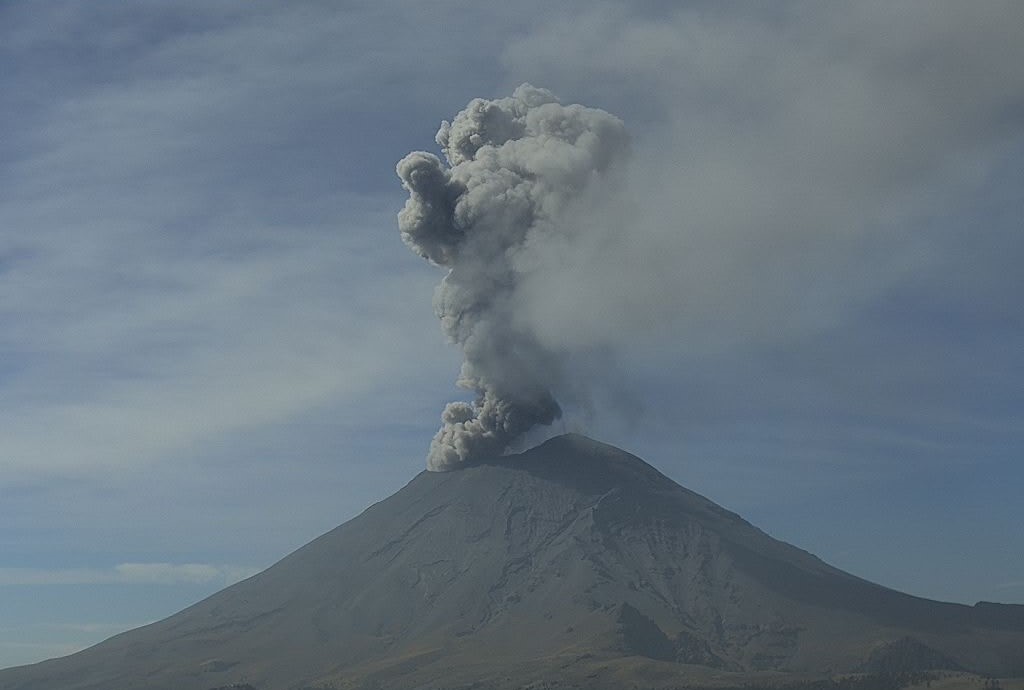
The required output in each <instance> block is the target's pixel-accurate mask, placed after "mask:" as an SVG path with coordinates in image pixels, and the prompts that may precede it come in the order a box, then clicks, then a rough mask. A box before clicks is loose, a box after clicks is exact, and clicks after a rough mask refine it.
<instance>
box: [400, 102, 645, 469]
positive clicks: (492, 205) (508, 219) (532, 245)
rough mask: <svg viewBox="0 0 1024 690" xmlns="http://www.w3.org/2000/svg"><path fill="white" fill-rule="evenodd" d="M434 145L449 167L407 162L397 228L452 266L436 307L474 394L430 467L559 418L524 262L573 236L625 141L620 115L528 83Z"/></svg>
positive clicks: (459, 119)
mask: <svg viewBox="0 0 1024 690" xmlns="http://www.w3.org/2000/svg"><path fill="white" fill-rule="evenodd" d="M436 141H437V143H438V145H440V147H441V149H442V151H443V152H444V155H445V158H446V159H447V165H445V163H444V162H442V161H441V159H439V158H438V157H437V156H435V155H433V154H430V153H426V152H422V151H416V152H413V153H410V154H409V155H408V156H406V157H405V158H403V159H402V160H401V161H399V163H398V166H397V172H398V176H399V177H400V178H401V180H402V186H403V187H405V189H406V190H408V192H409V199H408V201H406V204H405V207H404V208H403V209H402V211H401V212H400V213H399V215H398V226H399V229H400V230H401V234H402V239H403V241H404V242H405V243H406V244H407V245H408V246H409V248H410V249H412V250H413V251H414V252H416V253H417V254H419V255H420V256H422V257H423V258H425V259H427V260H428V261H430V262H431V263H433V264H435V265H437V266H441V267H444V268H447V269H448V273H447V275H446V276H445V277H444V279H443V280H442V281H441V283H440V285H438V287H437V289H436V292H435V294H434V310H435V312H436V313H437V315H438V317H439V318H440V319H441V325H442V329H443V330H444V332H445V334H446V335H447V336H448V338H449V339H450V340H451V341H452V342H453V343H456V344H457V345H459V347H461V348H462V351H463V356H464V359H463V364H462V371H461V374H460V377H459V380H458V384H459V385H460V386H462V387H463V388H467V389H469V390H473V391H475V392H476V394H477V398H476V400H475V401H474V402H473V403H472V404H469V403H465V402H452V403H449V404H448V405H447V406H446V407H445V410H444V413H443V415H442V427H441V429H440V430H439V431H438V432H437V434H436V435H435V436H434V439H433V441H432V442H431V445H430V452H429V454H428V456H427V468H428V469H430V470H434V471H446V470H451V469H454V468H457V467H458V466H460V465H462V464H464V463H466V462H469V461H472V460H474V459H476V458H480V457H485V456H488V455H495V454H499V453H501V452H502V451H503V450H504V449H505V448H506V447H507V446H508V445H509V444H510V443H511V442H512V441H514V440H515V439H516V438H517V437H518V436H519V435H521V434H523V433H524V432H526V431H528V430H529V429H531V428H532V427H534V426H536V425H538V424H545V425H546V424H551V423H552V422H553V421H555V420H556V419H558V418H559V417H561V414H562V410H561V408H560V407H559V404H558V402H557V401H556V400H555V396H554V394H553V392H552V384H553V383H554V382H556V381H557V380H558V377H559V372H560V370H561V362H560V360H561V355H560V354H559V353H557V352H553V351H552V350H551V349H550V348H549V347H546V346H544V345H541V343H540V342H539V340H538V339H537V337H535V336H534V335H533V334H532V332H531V329H530V328H529V326H528V325H526V324H524V321H523V319H520V318H517V314H516V309H515V306H514V305H515V302H516V299H515V298H516V293H517V291H518V290H519V289H520V287H521V286H522V285H524V283H526V282H527V281H528V280H529V277H530V268H529V266H530V262H529V260H528V259H526V260H524V258H526V257H528V256H529V254H530V252H531V251H537V246H539V245H543V244H544V243H546V242H550V241H552V240H555V241H557V240H558V239H559V238H560V237H561V238H565V237H566V236H567V235H568V234H570V233H571V232H572V230H571V229H570V228H571V227H572V224H571V223H570V222H568V221H569V216H571V209H572V204H573V203H574V202H576V203H578V202H580V200H581V199H582V198H584V195H585V194H587V193H592V192H593V191H594V190H595V188H600V186H601V184H602V183H603V181H604V180H606V178H607V175H606V173H607V172H608V171H609V170H611V169H612V168H613V167H614V165H615V163H616V162H617V161H620V160H621V159H623V158H624V157H625V155H626V152H627V148H628V138H627V135H626V131H625V127H624V126H623V123H622V121H621V120H619V119H618V118H616V117H614V116H613V115H610V114H609V113H607V112H605V111H603V110H598V109H594V108H586V107H583V106H581V105H568V106H563V105H561V104H560V103H559V102H558V100H557V99H556V98H555V96H554V95H553V94H552V93H551V92H549V91H546V90H544V89H539V88H535V87H533V86H531V85H529V84H523V85H522V86H520V87H519V88H517V89H516V90H515V92H514V93H513V95H512V97H511V98H501V99H497V100H493V101H489V100H484V99H474V100H473V101H471V102H470V103H469V105H468V106H467V107H466V109H465V110H463V111H462V112H460V113H459V114H458V115H456V116H455V119H454V120H453V121H452V122H450V123H449V122H447V121H445V122H443V123H442V124H441V128H440V130H438V132H437V137H436ZM552 298H556V296H554V295H553V296H552Z"/></svg>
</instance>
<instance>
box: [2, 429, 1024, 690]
mask: <svg viewBox="0 0 1024 690" xmlns="http://www.w3.org/2000/svg"><path fill="white" fill-rule="evenodd" d="M934 666H942V667H947V668H950V669H967V670H972V671H976V672H980V673H985V674H990V675H1000V676H1003V675H1011V674H1022V675H1024V607H1014V606H1003V605H995V604H988V605H979V606H975V607H968V606H960V605H954V604H943V603H937V602H932V601H927V600H924V599H919V598H915V597H911V596H908V595H905V594H901V593H898V592H895V591H892V590H889V589H886V588H884V587H880V586H878V585H874V584H872V583H869V582H866V581H864V580H861V579H858V578H856V577H853V576H851V575H849V574H847V573H844V572H842V571H840V570H837V569H835V568H833V567H831V566H829V565H827V564H825V563H823V562H822V561H820V560H819V559H817V558H815V557H814V556H812V555H810V554H808V553H806V552H804V551H801V550H800V549H797V548H795V547H793V546H790V545H787V544H784V543H782V542H779V541H776V540H774V539H772V538H770V537H768V536H767V535H765V534H764V533H763V532H761V531H759V530H758V529H756V528H755V527H753V526H752V525H750V524H749V523H747V522H746V521H744V520H743V519H741V518H740V517H739V516H737V515H735V514H733V513H730V512H729V511H727V510H725V509H723V508H721V507H719V506H717V505H716V504H714V503H712V502H711V501H709V500H707V499H705V498H703V497H701V496H699V495H697V494H695V493H693V492H691V491H688V490H686V489H684V488H682V487H681V486H679V485H678V484H676V483H674V482H672V481H671V480H669V479H668V478H666V477H665V476H663V475H661V474H660V473H659V472H657V471H656V470H655V469H654V468H652V467H650V466H649V465H647V464H646V463H644V462H643V461H642V460H640V459H639V458H636V457H634V456H632V455H629V454H628V453H625V452H623V451H621V450H618V449H616V448H614V447H611V446H607V445H604V444H600V443H598V442H596V441H593V440H591V439H588V438H586V437H582V436H577V435H568V436H562V437H558V438H555V439H552V440H551V441H548V442H547V443H545V444H543V445H541V446H539V447H537V448H534V449H532V450H530V451H527V452H526V453H523V454H521V455H515V456H507V457H502V458H496V459H494V460H493V461H491V462H487V463H482V464H479V465H476V466H472V467H467V468H465V469H462V470H458V471H455V472H449V473H443V474H439V473H426V472H424V473H422V474H420V475H418V476H417V477H415V478H414V479H413V480H412V481H411V482H410V483H409V484H408V485H407V486H406V487H404V488H403V489H402V490H400V491H399V492H397V493H396V494H395V495H393V496H391V497H390V498H388V499H386V500H384V501H382V502H380V503H378V504H376V505H374V506H372V507H371V508H369V509H368V510H366V511H365V512H364V513H363V514H362V515H360V516H359V517H357V518H355V519H353V520H351V521H349V522H347V523H345V524H343V525H341V526H340V527H338V528H336V529H334V530H332V531H330V532H328V533H327V534H325V535H323V536H322V537H320V538H318V539H316V540H315V541H313V542H311V543H310V544H308V545H306V546H304V547H303V548H301V549H299V550H298V551H296V552H295V553H293V554H291V555H290V556H288V557H287V558H285V559H283V560H282V561H280V562H279V563H277V564H276V565H274V566H273V567H271V568H269V569H268V570H266V571H264V572H262V573H260V574H259V575H256V576H255V577H252V578H250V579H248V580H246V581H244V582H241V583H239V584H237V585H234V586H232V587H229V588H227V589H226V590H224V591H222V592H220V593H218V594H216V595H214V596H212V597H210V598H208V599H206V600H205V601H202V602H200V603H198V604H196V605H195V606H192V607H190V608H188V609H186V610H184V611H182V612H180V613H178V614H176V615H174V616H171V617H170V618H168V619H166V620H163V621H160V622H158V623H155V624H153V625H149V626H146V627H143V628H140V629H137V630H133V631H130V632H127V633H124V634H122V635H119V636H117V637H114V638H111V639H110V640H107V641H106V642H104V643H102V644H100V645H97V646H95V647H92V648H90V649H88V650H85V651H83V652H80V653H78V654H75V655H72V656H69V657H65V658H62V659H56V660H52V661H48V662H44V663H42V664H37V665H34V666H27V667H21V668H16V669H9V670H7V671H0V690H37V689H38V690H44V689H45V690H71V689H80V690H87V689H97V690H98V689H100V688H103V689H106V688H118V689H122V690H127V689H129V688H147V689H150V688H151V689H154V690H159V689H162V688H167V689H168V690H171V689H172V688H173V689H174V690H207V689H208V688H212V687H218V686H225V685H229V684H231V683H241V682H243V681H244V682H246V683H249V684H251V685H253V686H254V687H256V688H259V689H260V690H273V689H277V688H282V689H283V688H301V687H315V686H317V685H321V686H322V685H324V684H329V685H331V686H333V687H339V688H342V687H374V686H376V687H383V688H388V687H394V688H411V687H456V686H459V685H468V684H470V683H473V682H485V683H486V684H487V685H488V687H519V686H522V685H524V684H527V683H530V682H539V681H544V680H546V681H558V680H561V681H563V682H565V683H572V682H578V683H582V684H584V685H585V686H586V687H595V688H597V687H619V686H621V685H623V684H626V685H627V686H629V685H631V684H637V685H641V686H651V687H671V686H673V685H679V684H680V683H681V682H682V681H683V680H684V679H689V681H691V682H690V684H693V685H700V684H704V681H707V682H708V683H711V684H713V682H712V681H714V679H715V678H716V677H719V680H718V681H717V682H722V681H721V674H723V673H727V672H733V673H743V674H746V675H745V676H744V677H745V678H759V677H762V676H764V675H765V674H768V677H772V678H778V677H779V676H777V675H774V674H778V673H811V674H814V673H819V674H822V673H835V672H842V671H870V670H872V669H886V670H887V671H891V670H903V671H912V670H919V669H921V668H929V667H934ZM716 674H717V676H716ZM751 674H753V675H751ZM702 679H703V680H702Z"/></svg>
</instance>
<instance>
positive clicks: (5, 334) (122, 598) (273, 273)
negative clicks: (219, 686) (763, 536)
mask: <svg viewBox="0 0 1024 690" xmlns="http://www.w3.org/2000/svg"><path fill="white" fill-rule="evenodd" d="M1021 26H1024V4H1021V3H1017V2H998V1H996V0H992V1H991V2H986V3H971V4H968V3H957V2H924V1H923V0H921V1H920V2H906V3H899V4H897V5H895V6H893V5H892V3H888V2H881V1H879V2H874V1H871V0H865V1H864V2H858V3H847V4H842V5H839V4H831V3H830V4H825V3H810V2H809V3H801V2H780V3H773V4H771V5H767V6H761V5H752V4H747V3H731V2H724V3H719V2H716V3H710V2H691V3H677V2H654V1H651V2H630V3H619V2H564V3H563V2H556V3H552V2H534V1H533V0H524V1H523V2H518V3H506V2H480V1H479V0H477V1H473V2H468V1H467V2H457V1H439V2H432V3H396V2H347V3H328V2H311V3H267V2H221V3H206V2H189V1H182V2H175V3H161V2H149V1H143V2H136V3H131V4H130V5H125V4H120V3H79V2H61V1H59V0H54V1H51V2H47V3H27V2H22V3H17V2H14V3H3V4H2V5H0V58H2V61H3V64H4V70H3V72H2V75H0V131H2V132H3V136H2V137H0V667H5V666H10V665H16V664H21V663H30V662H33V661H38V660H41V659H44V658H48V657H53V656H57V655H62V654H66V653H70V652H72V651H75V650H77V649H81V648H83V647H85V646H87V645H90V644H93V643H95V642H98V641H100V640H102V639H104V638H106V637H109V636H110V635H113V634H115V633H117V632H120V631H123V630H126V629H129V628H132V627H135V626H138V625H141V624H144V623H148V622H151V621H154V620H158V619H160V618H163V617H165V616H167V615H170V614H172V613H174V612H176V611H177V610H179V609H181V608H184V607H185V606H187V605H189V604H191V603H194V602H195V601H197V600H199V599H201V598H203V597H205V596H207V595H209V594H211V593H213V592H215V591H217V590H219V589H220V588H222V587H224V586H225V585H228V584H231V583H232V582H235V581H237V580H239V579H241V578H244V577H246V576H248V575H250V574H252V573H255V572H258V571H259V570H261V569H263V568H265V567H267V566H269V565H270V564H272V563H273V562H275V561H276V560H278V559H280V558H281V557H283V556H285V555H286V554H288V553H289V552H291V551H293V550H295V549H296V548H298V547H300V546H301V545H303V544H304V543H306V542H307V541H309V540H311V539H312V538H314V537H316V536H318V535H319V534H321V533H323V532H325V531H327V530H329V529H331V528H333V527H334V526H336V525H337V524H340V523H341V522H343V521H345V520H347V519H349V518H351V517H353V516H355V515H356V514H358V513H359V512H361V511H362V510H363V509H364V508H366V507H367V506H369V505H370V504H372V503H374V502H376V501H379V500H381V499H383V498H385V497H386V496H388V495H390V494H391V493H393V492H394V491H396V490H397V489H399V488H400V487H401V486H403V485H404V484H405V483H406V482H407V481H408V480H409V479H411V478H412V477H413V476H414V475H415V474H416V473H417V472H419V471H421V470H422V469H423V467H424V461H425V457H426V454H427V450H428V447H429V445H430V439H431V438H432V436H433V435H434V433H435V431H436V430H437V428H438V426H439V422H440V414H441V410H442V409H443V407H444V405H445V404H446V403H448V402H451V401H456V400H468V399H469V398H468V397H467V396H468V394H467V392H466V391H464V390H460V389H459V388H457V387H456V385H455V380H456V378H457V376H458V372H459V367H460V361H461V353H460V351H459V350H458V348H456V347H453V346H452V345H450V344H448V343H447V342H446V340H445V337H444V334H443V333H442V330H441V327H440V325H439V322H438V319H437V317H436V316H435V315H434V312H433V307H432V297H433V292H434V289H435V286H436V285H437V284H438V282H439V281H440V279H441V277H442V276H443V275H444V271H443V270H441V269H440V268H438V267H437V266H432V265H430V264H429V263H428V262H425V261H422V260H421V259H420V258H419V257H416V256H415V255H414V254H412V253H410V252H409V251H408V249H407V248H406V247H405V246H404V245H403V243H402V240H401V238H400V235H399V231H398V224H397V219H396V216H397V214H398V212H399V210H400V209H401V208H402V206H403V204H404V203H405V201H406V199H407V198H408V193H407V191H406V190H404V189H403V188H402V184H401V181H400V180H399V179H398V177H397V176H396V173H395V165H396V163H397V162H398V161H399V160H400V159H402V158H403V157H404V156H405V155H406V154H408V153H409V152H411V151H416V150H424V151H427V152H431V153H434V154H435V155H440V153H441V152H440V150H439V148H438V146H437V144H436V143H435V141H434V135H435V133H436V131H437V129H438V127H439V125H440V123H441V121H442V120H451V119H452V118H453V117H454V116H455V115H456V114H457V113H458V112H459V111H460V110H462V109H463V108H464V107H466V105H467V103H469V102H470V100H471V99H473V98H486V99H494V98H501V97H506V96H509V95H511V94H512V93H513V91H514V90H515V88H516V87H517V86H519V85H520V84H522V83H527V82H528V83H530V84H534V85H536V86H538V87H542V88H545V89H549V90H550V91H551V92H552V93H554V94H555V95H557V96H558V98H559V99H561V101H562V103H565V104H572V103H580V104H583V105H586V106H588V107H591V108H599V109H602V110H604V111H607V112H608V113H610V114H612V115H614V116H615V117H618V118H620V119H621V120H622V122H623V124H624V126H625V129H626V131H627V132H628V136H629V152H628V156H625V157H624V159H623V162H622V163H621V165H620V166H619V168H618V170H617V172H616V174H615V176H614V178H615V179H609V180H607V181H606V186H604V187H601V188H600V189H599V190H598V191H597V192H595V194H594V195H593V196H591V197H588V198H587V201H588V203H580V204H577V205H576V206H575V207H572V208H570V209H569V211H567V212H566V214H565V215H564V216H563V217H561V222H563V223H564V224H565V227H567V228H570V230H571V231H569V232H567V233H566V234H565V237H567V238H569V239H568V240H567V241H565V242H561V243H558V242H553V243H549V244H546V245H544V244H542V245H541V249H542V250H543V251H539V252H537V254H536V256H534V257H533V259H534V264H532V267H531V270H530V272H529V276H528V280H527V281H526V282H525V284H524V287H523V290H522V291H521V295H520V297H521V301H520V302H518V305H519V307H520V309H519V311H517V313H516V318H517V319H521V321H522V323H523V324H525V325H526V326H524V327H528V328H529V329H530V332H531V334H532V335H533V336H534V337H535V338H536V339H537V341H538V342H540V343H542V344H543V345H544V346H545V347H546V348H548V349H550V350H551V351H557V352H558V353H560V354H561V355H564V357H565V358H566V359H567V360H568V361H570V362H571V363H572V364H571V366H570V367H569V370H568V372H567V373H566V375H565V377H564V380H562V381H560V382H559V383H558V388H557V389H556V390H554V393H555V395H556V397H557V398H558V399H559V401H560V402H561V403H562V407H563V410H564V416H563V418H562V419H561V420H560V421H559V422H557V423H556V424H555V425H554V426H553V427H552V428H550V429H543V430H541V431H540V432H538V433H535V434H531V435H530V436H529V437H528V438H526V439H525V440H523V441H522V443H521V445H528V444H529V443H531V442H533V441H536V440H538V439H539V438H542V436H543V434H544V433H548V434H550V433H560V432H561V431H565V430H571V431H578V432H583V433H587V434H589V435H591V436H593V437H595V438H597V439H599V440H603V441H607V442H610V443H614V444H615V445H618V446H620V447H622V448H624V449H626V450H629V451H630V452H633V453H635V454H637V455H639V456H641V457H643V458H644V459H646V460H647V461H648V462H650V463H651V464H653V465H654V466H655V467H657V468H658V469H659V470H661V471H662V472H664V473H665V474H667V475H668V476H669V477H671V478H673V479H674V480H676V481H678V482H679V483H681V484H683V485H684V486H687V487H688V488H691V489H693V490H695V491H698V492H699V493H702V494H704V495H705V496H707V497H709V498H711V499H712V500H714V501H716V502H718V503H720V504H722V505H724V506H725V507H727V508H729V509H731V510H733V511H736V512H738V513H740V514H741V515H742V516H744V517H745V518H746V519H748V520H749V521H751V522H753V523H754V524H756V525H757V526H759V527H761V528H762V529H764V530H765V531H766V532H768V533H769V534H771V535H772V536H775V537H777V538H780V539H783V540H785V541H788V542H791V543H794V544H796V545H798V546H800V547H802V548H805V549H807V550H809V551H811V552H812V553H814V554H816V555H818V556H819V557H821V558H823V559H825V560H826V561H828V562H830V563H832V564H833V565H836V566H838V567H840V568H843V569H845V570H848V571H850V572H852V573H854V574H856V575H859V576H861V577H864V578H867V579H869V580H872V581H875V582H878V583H881V584H883V585H886V586H889V587H894V588H897V589H900V590H903V591H907V592H911V593H913V594H917V595H921V596H926V597H930V598H936V599H942V600H947V601H957V602H963V603H968V604H970V603H974V602H976V601H979V600H986V601H1003V602H1012V603H1024V527H1022V524H1021V518H1020V516H1021V512H1022V511H1021V505H1022V504H1021V501H1022V498H1021V495H1022V492H1021V489H1022V487H1024V467H1022V462H1021V460H1022V457H1021V456H1022V450H1024V354H1022V353H1024V306H1022V303H1021V296H1022V295H1024V271H1021V269H1020V265H1019V264H1020V261H1021V259H1022V258H1024V233H1022V232H1021V221H1020V218H1021V217H1022V215H1024V191H1022V190H1024V41H1020V40H1019V39H1020V27H1021Z"/></svg>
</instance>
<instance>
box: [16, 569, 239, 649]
mask: <svg viewBox="0 0 1024 690" xmlns="http://www.w3.org/2000/svg"><path fill="white" fill-rule="evenodd" d="M258 571H259V569H258V568H250V567H245V566H238V565H214V564H210V563H119V564H118V565H115V566H114V567H112V568H106V569H101V568H70V569H57V570H54V569H43V568H0V586H8V587H10V586H37V585H115V584H116V585H168V586H171V585H203V584H217V585H225V586H226V585H230V584H233V583H235V582H238V581H240V580H244V579H245V578H247V577H250V576H251V575H254V574H256V573H257V572H258ZM76 630H77V631H78V632H95V630H88V629H86V630H78V629H76Z"/></svg>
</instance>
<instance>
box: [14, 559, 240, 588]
mask: <svg viewBox="0 0 1024 690" xmlns="http://www.w3.org/2000/svg"><path fill="white" fill-rule="evenodd" d="M257 572H259V570H258V569H257V568H252V567H246V566H239V565H215V564H211V563H119V564H117V565H115V566H114V567H112V568H106V569H103V568H68V569H47V568H0V586H24V585H111V584H121V585H202V584H214V585H224V586H226V585H230V584H234V583H235V582H239V581H241V580H244V579H245V578H247V577H250V576H252V575H255V574H256V573H257Z"/></svg>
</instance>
